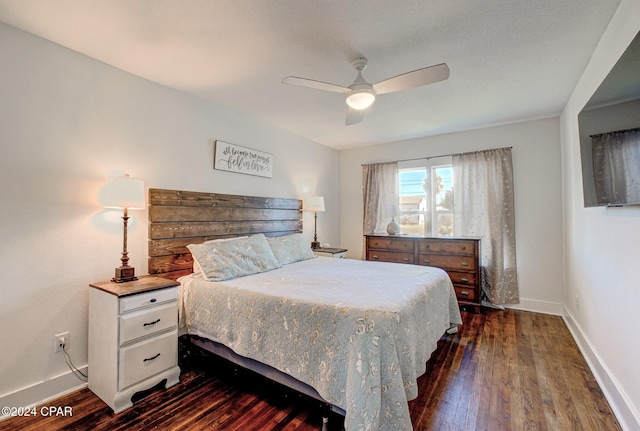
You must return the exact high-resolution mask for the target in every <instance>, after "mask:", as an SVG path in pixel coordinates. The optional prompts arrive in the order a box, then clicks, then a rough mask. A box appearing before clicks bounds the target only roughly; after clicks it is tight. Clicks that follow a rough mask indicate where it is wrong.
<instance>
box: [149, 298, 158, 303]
mask: <svg viewBox="0 0 640 431" xmlns="http://www.w3.org/2000/svg"><path fill="white" fill-rule="evenodd" d="M156 301H157V299H156V298H151V299H150V300H149V302H156Z"/></svg>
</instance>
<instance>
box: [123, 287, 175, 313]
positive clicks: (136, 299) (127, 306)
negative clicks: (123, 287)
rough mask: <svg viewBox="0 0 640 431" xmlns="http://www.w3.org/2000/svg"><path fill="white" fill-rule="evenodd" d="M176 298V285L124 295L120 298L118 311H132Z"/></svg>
mask: <svg viewBox="0 0 640 431" xmlns="http://www.w3.org/2000/svg"><path fill="white" fill-rule="evenodd" d="M177 299H178V288H177V287H171V288H168V289H159V290H152V291H151V292H146V293H140V294H137V295H131V296H125V297H122V298H120V313H126V312H127V311H133V310H136V309H138V308H144V307H151V306H153V305H158V304H161V303H163V302H167V301H176V300H177Z"/></svg>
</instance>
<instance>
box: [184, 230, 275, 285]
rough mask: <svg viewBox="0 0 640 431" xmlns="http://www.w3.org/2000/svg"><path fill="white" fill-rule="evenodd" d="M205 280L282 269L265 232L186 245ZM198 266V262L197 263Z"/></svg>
mask: <svg viewBox="0 0 640 431" xmlns="http://www.w3.org/2000/svg"><path fill="white" fill-rule="evenodd" d="M187 248H188V249H189V251H190V252H191V254H192V255H193V259H194V261H196V262H197V264H198V266H200V268H201V271H202V273H201V275H202V277H203V278H204V279H205V280H209V281H222V280H229V279H231V278H236V277H243V276H245V275H251V274H257V273H259V272H264V271H270V270H272V269H276V268H279V267H280V265H279V263H278V260H277V259H276V258H275V256H274V255H273V252H272V251H271V247H269V244H268V243H267V239H266V237H265V236H264V235H263V234H258V235H252V236H250V237H245V238H234V239H232V240H229V241H216V242H207V243H204V244H190V245H188V246H187ZM194 266H195V264H194Z"/></svg>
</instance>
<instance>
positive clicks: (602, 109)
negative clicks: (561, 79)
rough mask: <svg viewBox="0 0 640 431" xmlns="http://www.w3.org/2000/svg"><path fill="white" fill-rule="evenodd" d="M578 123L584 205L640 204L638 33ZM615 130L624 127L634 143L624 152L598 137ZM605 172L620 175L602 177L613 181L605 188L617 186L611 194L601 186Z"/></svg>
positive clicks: (603, 137)
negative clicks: (610, 149)
mask: <svg viewBox="0 0 640 431" xmlns="http://www.w3.org/2000/svg"><path fill="white" fill-rule="evenodd" d="M578 123H579V125H580V155H581V158H582V185H583V191H584V206H585V207H591V206H603V205H609V206H620V205H629V204H640V139H638V138H636V137H637V136H640V130H639V131H638V132H637V134H636V133H635V132H634V129H638V128H640V33H638V34H637V35H636V37H635V38H634V40H633V41H632V42H631V43H630V44H629V46H628V47H627V49H626V51H625V52H624V54H623V55H622V56H621V57H620V59H619V60H618V62H617V63H616V65H615V66H614V67H613V69H611V71H610V72H609V74H608V75H607V77H606V78H605V80H604V81H603V82H602V84H601V85H600V86H599V87H598V89H597V90H596V92H595V93H594V94H593V96H592V97H591V99H589V102H587V104H586V105H585V107H584V108H583V110H582V111H581V112H580V114H579V115H578ZM612 132H613V133H612ZM616 132H619V133H627V132H628V133H627V134H629V133H630V134H631V135H632V137H631V139H632V140H636V141H637V142H636V143H634V142H633V141H631V143H626V144H625V145H626V147H625V148H626V149H625V151H627V152H626V153H619V154H616V153H614V155H613V156H609V155H607V154H604V153H603V146H602V145H603V143H602V142H601V141H602V140H603V139H604V140H606V141H607V142H608V140H609V137H610V136H614V137H615V136H617V135H615V133H616ZM625 139H626V138H625ZM612 141H613V140H612ZM594 154H595V155H594ZM603 154H604V155H603ZM603 160H604V162H603ZM594 162H595V169H594ZM602 163H606V165H607V166H603V164H602ZM605 170H606V172H605V173H604V174H603V172H604V171H605ZM609 171H611V172H612V173H613V174H615V175H619V176H618V177H616V179H613V180H608V179H607V180H606V181H609V182H612V183H613V184H606V186H607V187H613V188H617V189H618V190H617V191H613V192H611V193H613V194H617V195H616V196H615V197H613V196H607V195H608V194H610V193H609V192H605V191H603V185H602V183H603V181H605V179H603V178H605V177H608V175H609ZM594 172H595V175H594ZM613 174H612V175H613ZM594 178H595V179H594ZM612 178H613V177H612ZM596 190H597V191H596Z"/></svg>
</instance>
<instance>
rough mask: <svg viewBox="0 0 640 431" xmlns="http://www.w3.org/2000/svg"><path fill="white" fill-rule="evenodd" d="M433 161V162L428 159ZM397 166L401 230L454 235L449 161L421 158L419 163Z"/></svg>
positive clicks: (414, 233)
mask: <svg viewBox="0 0 640 431" xmlns="http://www.w3.org/2000/svg"><path fill="white" fill-rule="evenodd" d="M429 162H433V163H429ZM403 164H404V165H405V166H399V170H398V179H399V191H400V194H399V195H400V202H399V203H398V208H399V223H400V227H401V231H402V233H403V234H408V235H412V234H413V235H429V236H452V235H453V180H452V168H451V164H450V163H447V164H443V162H442V160H440V163H437V161H436V160H433V161H432V160H422V161H421V164H422V166H416V165H415V162H413V165H414V166H406V164H408V163H406V162H405V163H403Z"/></svg>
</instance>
